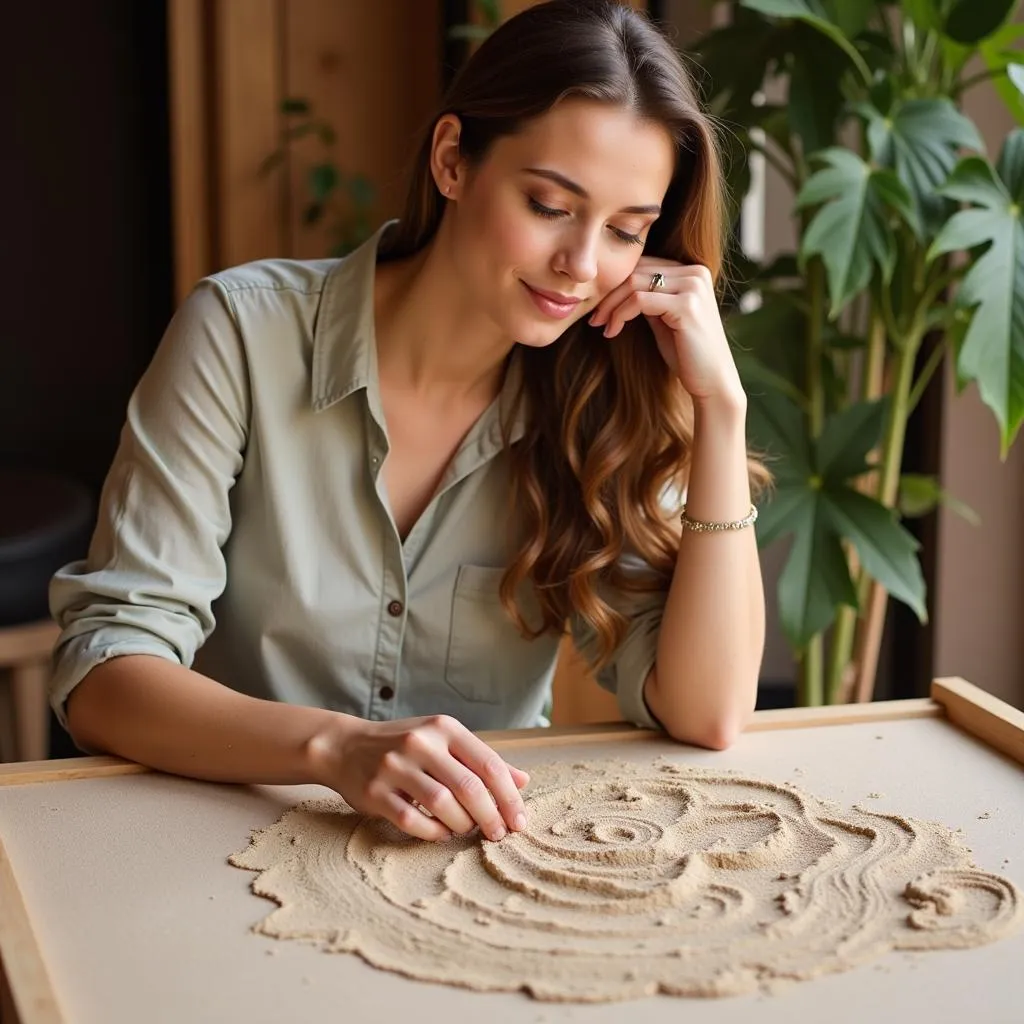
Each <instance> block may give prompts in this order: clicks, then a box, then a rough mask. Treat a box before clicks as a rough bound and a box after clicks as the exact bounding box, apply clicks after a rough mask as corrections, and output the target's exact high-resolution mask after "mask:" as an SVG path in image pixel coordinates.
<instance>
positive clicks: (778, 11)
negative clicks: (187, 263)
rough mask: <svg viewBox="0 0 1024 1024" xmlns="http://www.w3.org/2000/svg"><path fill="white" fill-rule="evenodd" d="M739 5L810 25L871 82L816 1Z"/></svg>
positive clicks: (758, 0)
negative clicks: (830, 41)
mask: <svg viewBox="0 0 1024 1024" xmlns="http://www.w3.org/2000/svg"><path fill="white" fill-rule="evenodd" d="M740 3H741V5H742V6H743V7H748V8H750V10H753V11H759V12H760V13H761V14H769V15H771V16H772V17H775V18H795V19H796V20H798V21H803V22H805V23H806V24H808V25H811V26H812V27H814V28H816V29H817V30H818V31H819V32H821V33H822V34H823V35H825V36H827V37H828V38H829V39H831V40H832V42H833V43H835V44H836V46H838V47H839V48H840V49H841V50H843V52H844V53H845V54H846V56H847V57H848V58H849V59H850V62H851V63H852V64H853V66H854V67H855V68H856V69H857V72H858V74H860V76H861V78H862V79H863V80H864V81H865V82H870V81H871V71H870V70H869V68H868V66H867V64H865V63H864V58H863V57H862V56H861V55H860V53H859V52H858V50H857V47H856V46H855V45H854V44H853V42H852V40H850V39H848V38H847V37H846V35H845V34H844V32H843V30H842V29H841V28H840V27H839V26H838V25H836V24H833V22H831V21H830V20H829V19H828V16H827V14H826V12H825V8H824V7H823V6H822V5H821V4H820V3H818V2H817V0H740Z"/></svg>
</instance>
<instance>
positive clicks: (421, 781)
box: [387, 761, 476, 835]
mask: <svg viewBox="0 0 1024 1024" xmlns="http://www.w3.org/2000/svg"><path fill="white" fill-rule="evenodd" d="M387 780H388V782H391V783H394V784H395V786H396V787H397V788H399V789H401V790H402V791H403V792H404V793H407V794H408V795H409V797H410V798H411V799H412V800H415V801H416V803H418V804H420V805H421V806H423V807H425V808H426V809H427V810H428V811H430V813H431V814H432V815H433V816H434V817H435V818H437V819H438V820H439V821H441V822H443V823H444V824H445V825H447V826H448V828H450V829H451V830H452V832H456V833H458V834H459V835H465V833H467V832H472V831H473V829H474V828H476V822H475V821H474V820H473V819H472V818H471V817H470V816H469V815H468V814H467V813H466V809H465V808H464V807H463V806H462V804H460V803H459V801H458V800H456V799H455V796H454V794H453V793H452V791H451V790H450V789H448V787H447V786H445V785H443V784H442V783H440V782H438V781H437V779H432V778H431V777H430V776H429V775H427V774H426V773H425V772H423V771H422V770H421V769H420V768H418V767H417V766H416V765H415V764H413V763H412V762H411V761H409V762H405V763H404V764H403V765H401V766H400V767H397V768H393V769H391V770H390V771H389V772H388V775H387Z"/></svg>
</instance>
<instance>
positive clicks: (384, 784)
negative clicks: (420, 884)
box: [310, 715, 530, 841]
mask: <svg viewBox="0 0 1024 1024" xmlns="http://www.w3.org/2000/svg"><path fill="white" fill-rule="evenodd" d="M310 753H311V756H312V758H313V762H314V771H315V774H316V781H317V782H319V783H320V784H321V785H325V786H329V787H330V788H331V789H333V790H335V791H336V792H338V793H340V794H341V795H342V796H343V797H344V798H345V800H346V801H347V803H348V804H349V805H350V806H351V807H352V808H353V809H354V810H357V811H359V812H360V813H362V814H369V815H375V816H378V817H381V818H386V819H387V820H388V821H390V822H391V823H392V824H393V825H395V826H396V827H397V828H399V829H401V830H402V831H403V832H406V833H408V834H409V835H411V836H416V837H417V838H419V839H429V840H435V841H436V840H444V839H450V838H451V835H452V833H453V832H455V833H459V834H465V833H467V832H471V831H472V830H473V829H474V828H475V827H476V826H478V825H479V826H480V831H481V832H482V833H483V834H484V835H485V836H487V838H488V839H493V840H498V839H501V838H502V837H503V836H505V835H506V834H507V832H508V831H519V830H521V829H523V828H525V826H526V809H525V807H524V805H523V798H522V796H521V795H520V793H519V790H520V789H522V788H523V787H524V786H525V785H526V784H527V782H529V779H530V777H529V775H528V774H527V773H526V772H524V771H521V770H520V769H518V768H514V767H512V765H510V764H507V763H506V762H505V760H504V759H503V758H502V757H501V756H499V755H498V754H497V753H495V752H494V751H493V750H492V749H491V748H490V747H489V746H487V744H486V743H484V742H483V740H481V739H480V738H479V737H477V736H475V735H474V734H473V733H472V732H470V731H469V729H467V728H466V727H465V726H464V725H462V723H461V722H459V721H457V720H456V719H454V718H451V717H450V716H448V715H429V716H427V717H425V718H404V719H399V720H397V721H394V722H368V721H365V720H363V719H358V718H350V717H349V716H345V715H339V716H338V720H337V721H336V722H335V724H334V726H333V727H329V728H327V729H326V730H324V731H322V732H320V733H319V734H318V735H317V736H316V737H315V738H314V740H313V741H312V742H311V744H310ZM413 801H415V803H416V804H419V805H420V807H424V808H426V809H427V810H428V811H429V812H430V813H431V814H432V815H433V818H431V817H429V816H428V815H426V814H424V813H423V811H421V810H420V809H419V808H418V807H416V806H414V804H413Z"/></svg>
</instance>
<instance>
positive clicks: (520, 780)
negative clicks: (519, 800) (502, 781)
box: [508, 764, 530, 789]
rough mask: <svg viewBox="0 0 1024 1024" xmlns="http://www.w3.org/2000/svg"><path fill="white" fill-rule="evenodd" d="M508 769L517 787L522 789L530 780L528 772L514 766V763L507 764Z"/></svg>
mask: <svg viewBox="0 0 1024 1024" xmlns="http://www.w3.org/2000/svg"><path fill="white" fill-rule="evenodd" d="M508 770H509V771H510V772H511V773H512V781H513V782H514V783H515V784H516V788H517V789H523V788H524V787H525V786H527V785H528V784H529V782H530V773H529V772H524V771H523V769H522V768H516V766H515V765H511V764H510V765H509V766H508Z"/></svg>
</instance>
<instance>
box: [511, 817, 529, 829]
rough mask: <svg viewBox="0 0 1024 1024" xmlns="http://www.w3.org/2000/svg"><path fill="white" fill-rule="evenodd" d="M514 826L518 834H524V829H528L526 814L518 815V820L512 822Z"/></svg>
mask: <svg viewBox="0 0 1024 1024" xmlns="http://www.w3.org/2000/svg"><path fill="white" fill-rule="evenodd" d="M512 825H513V827H514V828H515V830H516V831H517V832H522V831H523V829H524V828H526V815H525V814H517V815H516V820H515V821H514V822H512Z"/></svg>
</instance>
